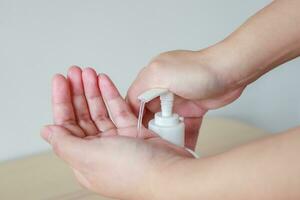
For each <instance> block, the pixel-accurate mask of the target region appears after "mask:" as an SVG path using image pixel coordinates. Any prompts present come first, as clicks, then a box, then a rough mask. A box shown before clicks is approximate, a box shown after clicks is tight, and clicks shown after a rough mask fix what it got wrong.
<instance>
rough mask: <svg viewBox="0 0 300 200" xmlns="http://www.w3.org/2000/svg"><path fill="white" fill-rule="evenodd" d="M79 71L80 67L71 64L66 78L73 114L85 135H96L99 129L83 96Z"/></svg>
mask: <svg viewBox="0 0 300 200" xmlns="http://www.w3.org/2000/svg"><path fill="white" fill-rule="evenodd" d="M81 73H82V72H81V69H80V68H79V67H77V66H72V67H70V69H69V70H68V80H69V82H70V87H71V96H72V102H73V106H74V111H75V116H76V119H77V123H78V125H79V126H80V127H81V128H82V129H83V130H84V132H85V133H86V135H96V134H97V133H98V132H99V131H98V129H97V128H96V126H95V124H94V123H93V121H92V119H91V117H90V112H89V109H88V105H87V102H86V98H85V96H84V89H83V83H82V76H81Z"/></svg>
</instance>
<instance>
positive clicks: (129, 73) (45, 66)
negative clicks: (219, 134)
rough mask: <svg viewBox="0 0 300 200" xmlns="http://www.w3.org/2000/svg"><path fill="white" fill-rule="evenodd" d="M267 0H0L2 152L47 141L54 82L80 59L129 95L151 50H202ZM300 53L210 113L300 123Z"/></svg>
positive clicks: (266, 123) (36, 147) (23, 150)
mask: <svg viewBox="0 0 300 200" xmlns="http://www.w3.org/2000/svg"><path fill="white" fill-rule="evenodd" d="M268 2H269V1H267V0H252V1H240V0H227V1H218V0H202V1H201V0H182V1H174V0H165V1H159V0H151V1H145V0H144V1H141V0H131V1H116V0H87V1H80V0H51V1H42V0H27V1H22V0H19V1H16V0H0V70H1V71H0V92H1V93H0V95H1V99H0V136H1V137H0V160H6V159H12V158H16V157H20V156H23V155H28V154H32V153H36V152H39V151H42V150H45V149H47V148H48V145H47V144H46V143H45V142H44V141H42V140H41V139H40V136H39V130H40V127H41V126H42V125H43V124H47V123H50V122H51V108H50V80H51V76H52V75H53V74H54V73H57V72H60V73H65V72H66V69H67V67H68V66H70V65H72V64H77V65H83V66H93V67H95V68H96V69H97V70H98V71H99V72H105V73H107V74H109V75H110V76H111V77H112V79H113V80H114V81H115V82H116V85H117V86H118V87H119V88H120V90H121V91H122V93H123V94H125V92H126V90H127V88H128V86H129V85H130V83H131V82H132V80H133V79H134V78H135V76H136V74H137V72H138V71H139V70H140V69H141V67H143V66H145V65H146V64H147V62H148V61H149V60H150V58H151V57H153V56H155V55H156V54H158V53H160V52H163V51H167V50H173V49H192V50H196V49H201V48H204V47H206V46H209V45H211V44H213V43H215V42H217V41H219V40H221V39H222V38H224V37H225V36H226V35H228V34H229V33H230V32H232V31H233V30H234V29H235V28H236V27H237V26H239V25H240V24H241V23H242V22H244V21H245V20H246V19H247V18H248V17H249V16H251V15H252V14H253V13H255V12H256V11H257V10H258V9H260V8H262V7H263V6H264V5H266V4H267V3H268ZM299 65H300V60H299V59H298V60H294V61H292V62H290V63H287V64H285V66H284V67H280V68H277V69H276V70H274V71H272V72H271V73H269V74H268V75H266V76H264V77H263V78H261V79H260V80H258V81H257V82H256V83H254V84H252V85H251V86H250V87H248V89H247V90H246V91H245V92H244V94H243V96H242V97H241V98H240V99H239V100H238V101H236V102H235V103H234V104H232V105H230V106H227V107H225V108H223V109H220V110H218V111H213V112H211V115H218V116H228V117H232V118H237V119H241V120H243V121H246V122H248V123H250V124H253V125H256V126H258V127H261V128H265V129H266V130H269V131H273V132H275V131H280V130H283V129H286V128H288V127H291V126H295V125H297V124H299V120H300V105H299V98H300V91H299V85H300V79H299V78H298V77H299V74H300V66H299Z"/></svg>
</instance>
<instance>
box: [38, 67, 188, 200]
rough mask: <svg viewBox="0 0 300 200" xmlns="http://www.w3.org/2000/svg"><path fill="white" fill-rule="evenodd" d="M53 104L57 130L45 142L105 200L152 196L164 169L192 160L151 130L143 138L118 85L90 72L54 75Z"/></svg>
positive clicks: (47, 128)
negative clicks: (154, 184)
mask: <svg viewBox="0 0 300 200" xmlns="http://www.w3.org/2000/svg"><path fill="white" fill-rule="evenodd" d="M52 104H53V115H54V123H55V125H49V126H45V127H44V128H43V130H42V137H43V138H45V139H46V140H47V141H48V142H49V143H50V144H51V145H52V146H53V149H54V151H55V152H56V154H57V155H58V156H59V157H61V158H62V159H64V160H65V161H67V163H68V164H69V165H70V166H71V168H72V169H73V170H74V173H75V175H76V177H77V179H78V180H79V182H80V183H81V184H82V185H84V186H85V187H87V188H89V189H91V190H93V191H96V192H98V193H100V194H102V195H105V196H111V197H115V198H122V199H127V198H128V199H136V198H137V199H139V198H140V197H141V196H143V195H145V194H146V193H147V195H149V193H152V190H151V189H150V188H152V187H153V180H155V179H156V178H158V177H160V176H161V175H160V173H162V171H163V170H164V169H169V168H171V167H173V166H175V163H179V162H181V161H182V160H185V159H187V158H190V157H191V155H190V154H189V153H188V152H186V151H185V150H184V149H183V148H180V147H177V146H175V145H172V144H170V143H168V142H167V141H165V140H163V139H161V138H160V137H159V136H158V135H156V134H155V133H153V132H151V131H149V130H148V129H145V128H143V129H142V131H141V134H138V132H137V128H136V126H137V118H136V117H135V115H134V114H133V113H132V112H131V110H130V108H129V106H128V105H127V104H126V102H125V101H124V99H123V98H122V97H121V96H120V94H119V92H118V90H117V89H116V87H115V86H114V84H113V83H112V82H111V80H110V79H109V78H108V77H107V76H106V75H104V74H100V75H99V76H97V74H96V72H95V71H94V70H93V69H91V68H86V69H84V70H81V69H80V68H79V67H71V68H70V69H69V71H68V76H67V79H66V78H65V77H64V76H62V75H60V74H58V75H55V76H54V78H53V90H52ZM137 136H139V138H138V137H137ZM145 172H147V173H145ZM145 185H146V186H145Z"/></svg>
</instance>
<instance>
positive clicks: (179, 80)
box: [127, 47, 245, 149]
mask: <svg viewBox="0 0 300 200" xmlns="http://www.w3.org/2000/svg"><path fill="white" fill-rule="evenodd" d="M215 49H217V51H216V50H215ZM221 50H222V49H221V48H220V47H211V48H208V49H205V50H202V51H197V52H196V51H170V52H166V53H163V54H160V55H159V56H157V57H155V58H154V59H153V60H152V61H151V62H150V64H149V65H148V66H146V67H145V68H144V69H143V70H142V71H141V72H140V73H139V75H138V76H137V78H136V80H135V81H134V82H133V84H132V85H131V87H130V88H129V90H128V93H127V101H128V102H129V104H130V105H131V107H132V109H133V110H134V112H135V113H136V114H137V113H138V109H139V104H140V102H139V101H138V100H137V97H138V96H139V95H140V94H141V93H142V92H144V91H146V90H148V89H151V88H156V87H157V88H168V89H169V90H170V91H171V92H173V93H174V94H176V97H175V102H174V112H177V113H178V114H179V115H181V116H183V117H184V118H185V125H186V137H185V146H186V147H187V148H190V149H194V148H195V145H196V142H197V137H198V132H199V128H200V125H201V121H202V117H203V115H204V114H205V113H206V112H207V110H209V109H215V108H218V107H221V106H224V105H226V104H228V103H230V102H232V101H234V100H235V99H237V98H238V97H239V96H240V94H241V93H242V91H243V89H244V87H245V85H235V82H234V80H233V79H232V78H231V77H230V73H231V71H228V70H224V69H226V67H227V66H226V64H227V63H229V61H228V59H229V57H228V58H227V59H222V58H223V57H224V56H223V55H221V54H222V51H221ZM218 52H220V53H218ZM225 60H226V62H224V61H225ZM146 105H147V106H146V107H147V110H146V112H145V113H146V114H145V117H144V118H145V122H147V121H148V120H149V119H150V118H152V117H153V114H154V113H156V112H158V111H159V110H160V104H159V100H158V99H156V100H153V101H152V102H149V103H148V104H146Z"/></svg>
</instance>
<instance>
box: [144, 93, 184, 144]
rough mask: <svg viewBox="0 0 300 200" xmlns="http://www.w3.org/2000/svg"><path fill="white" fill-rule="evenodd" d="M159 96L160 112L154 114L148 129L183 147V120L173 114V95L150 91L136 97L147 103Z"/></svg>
mask: <svg viewBox="0 0 300 200" xmlns="http://www.w3.org/2000/svg"><path fill="white" fill-rule="evenodd" d="M158 96H160V103H161V112H158V113H155V116H154V119H152V120H151V121H150V122H149V124H148V128H149V129H150V130H152V131H153V132H155V133H157V134H158V135H160V136H161V137H162V138H163V139H165V140H167V141H169V142H171V143H173V144H176V145H178V146H181V147H184V129H185V126H184V123H183V118H182V117H180V116H179V115H178V114H176V113H173V101H174V95H173V93H171V92H169V91H168V90H167V89H160V88H156V89H151V90H148V91H146V92H144V93H143V94H142V95H140V96H139V97H138V99H139V100H141V101H144V102H148V101H151V100H152V99H154V98H156V97H158Z"/></svg>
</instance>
